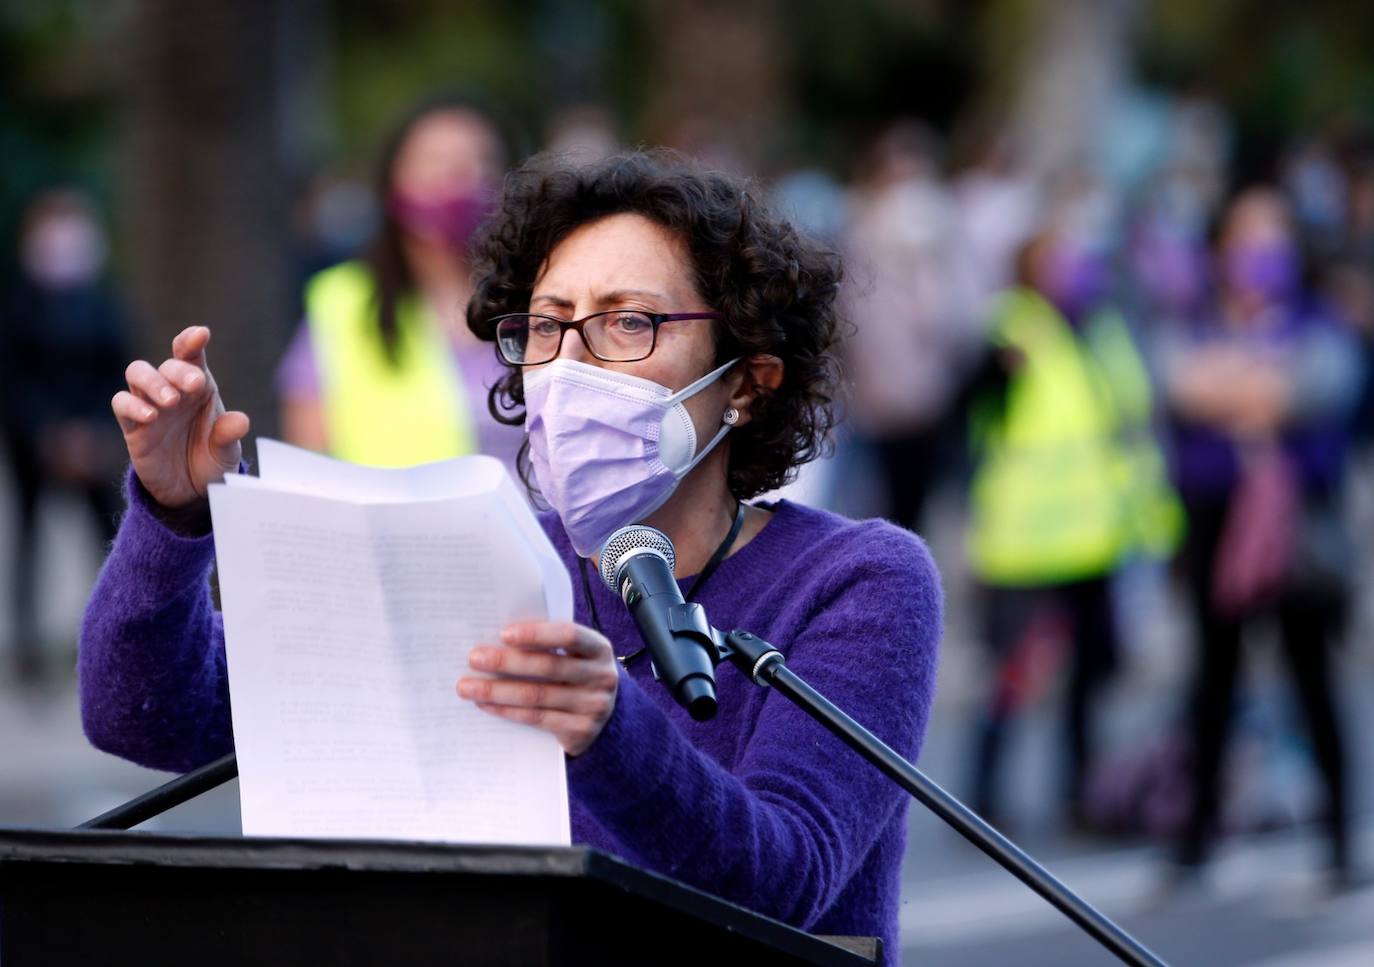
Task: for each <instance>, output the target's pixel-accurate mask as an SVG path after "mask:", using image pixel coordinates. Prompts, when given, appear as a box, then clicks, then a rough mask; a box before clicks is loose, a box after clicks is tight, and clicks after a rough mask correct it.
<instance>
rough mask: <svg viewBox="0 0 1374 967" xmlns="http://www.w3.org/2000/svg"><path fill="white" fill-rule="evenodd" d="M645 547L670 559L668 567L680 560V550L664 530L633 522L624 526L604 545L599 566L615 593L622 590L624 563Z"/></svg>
mask: <svg viewBox="0 0 1374 967" xmlns="http://www.w3.org/2000/svg"><path fill="white" fill-rule="evenodd" d="M641 551H648V552H649V553H651V554H657V555H658V556H660V557H662V558H663V559H664V560H665V561H667V562H668V570H670V571H671V570H672V569H673V567H674V566H675V565H676V564H677V553H676V552H675V551H674V550H673V542H672V541H670V540H668V535H667V534H665V533H663V531H661V530H657V529H655V528H653V527H649V526H647V525H645V524H632V525H631V526H629V527H622V528H620V530H618V531H616V532H615V533H614V534H612V535H611V536H610V537H608V538H606V543H605V544H602V545H601V559H600V563H599V564H598V565H597V570H598V571H600V573H601V580H602V583H604V584H605V585H606V587H607V588H609V589H610V592H611V593H612V594H619V593H620V588H619V583H620V582H619V577H620V565H621V564H623V563H624V562H625V561H626V560H628V559H629V558H630V557H632V556H634V555H635V554H636V553H639V552H641Z"/></svg>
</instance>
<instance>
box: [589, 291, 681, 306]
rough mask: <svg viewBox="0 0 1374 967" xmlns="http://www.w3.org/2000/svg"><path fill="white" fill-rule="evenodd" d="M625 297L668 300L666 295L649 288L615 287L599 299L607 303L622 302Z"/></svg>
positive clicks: (657, 300) (642, 299)
mask: <svg viewBox="0 0 1374 967" xmlns="http://www.w3.org/2000/svg"><path fill="white" fill-rule="evenodd" d="M626 299H639V300H641V301H649V302H667V301H668V297H667V296H666V295H664V294H663V293H662V292H652V291H650V290H649V289H616V290H615V291H614V292H607V293H606V294H605V295H604V296H602V297H601V301H602V302H604V303H607V304H610V303H614V302H624V301H625V300H626Z"/></svg>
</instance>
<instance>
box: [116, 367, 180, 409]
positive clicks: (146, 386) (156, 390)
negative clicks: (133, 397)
mask: <svg viewBox="0 0 1374 967" xmlns="http://www.w3.org/2000/svg"><path fill="white" fill-rule="evenodd" d="M124 378H125V379H126V380H127V381H128V383H129V389H131V390H134V391H135V392H137V394H138V395H140V396H142V397H143V398H144V399H145V400H147V401H148V402H149V403H152V404H154V405H155V406H172V405H173V404H175V403H176V402H177V400H179V399H181V394H180V393H178V392H177V391H176V387H174V386H173V385H172V384H171V383H169V382H167V379H166V377H164V376H163V375H162V374H161V373H159V372H158V371H157V370H156V369H153V365H152V363H149V362H147V361H146V360H142V359H136V360H134V361H133V362H132V363H130V364H129V366H128V368H127V369H125V370H124Z"/></svg>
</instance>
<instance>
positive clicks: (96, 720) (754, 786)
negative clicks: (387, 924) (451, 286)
mask: <svg viewBox="0 0 1374 967" xmlns="http://www.w3.org/2000/svg"><path fill="white" fill-rule="evenodd" d="M129 497H130V500H129V510H128V512H127V513H126V515H125V517H124V521H123V524H122V525H121V527H120V530H119V535H118V537H117V538H116V540H115V543H114V547H113V549H112V550H111V552H110V556H109V559H108V560H107V561H106V562H105V566H104V568H103V569H102V571H101V573H100V577H99V579H98V581H97V583H96V586H95V590H94V592H93V594H92V597H91V601H90V604H89V605H88V606H87V609H86V616H85V621H84V624H83V626H82V632H81V650H80V659H79V675H80V690H81V710H82V717H83V721H84V724H85V729H86V734H87V736H88V737H89V738H90V740H91V742H92V743H94V744H95V745H96V746H97V747H99V748H101V749H103V750H105V751H107V752H112V753H114V754H116V755H119V756H123V757H125V758H128V759H131V760H133V761H135V762H138V763H141V764H143V765H146V766H151V767H153V768H159V769H168V770H174V771H181V770H186V769H190V768H193V767H195V766H198V765H200V764H202V763H204V762H207V761H209V760H211V759H213V758H215V757H217V756H220V755H223V754H224V753H226V752H229V751H231V750H232V749H233V733H232V729H231V724H230V715H229V691H228V683H227V678H226V674H225V660H224V626H223V622H222V619H221V616H220V614H219V613H218V612H217V611H216V610H215V608H214V604H213V602H212V601H211V597H210V585H209V581H208V578H209V575H210V571H211V569H212V567H213V565H214V543H213V538H212V537H208V536H207V537H202V538H189V537H185V536H181V535H179V534H178V533H175V532H174V531H172V530H170V529H169V528H168V527H167V526H165V525H164V524H163V523H162V522H161V521H159V520H158V519H157V518H156V517H155V516H154V515H153V514H152V512H151V511H150V509H149V505H148V497H147V496H146V494H145V493H144V492H143V490H142V488H141V487H140V486H139V485H138V484H137V482H136V480H135V479H134V478H133V475H132V474H130V478H129ZM773 510H774V516H773V518H772V519H771V520H770V521H769V522H768V524H767V526H765V527H764V529H763V530H762V532H760V533H759V535H758V536H757V537H755V538H754V539H753V540H752V541H750V542H749V543H748V544H747V545H745V546H744V547H743V548H741V549H740V550H739V551H738V552H737V553H735V554H733V555H731V556H730V557H728V558H727V559H726V560H725V561H724V562H723V563H722V564H721V566H720V568H719V570H718V571H717V572H716V573H715V575H714V576H713V577H712V578H711V580H710V581H709V582H708V584H707V586H706V588H705V589H704V591H703V593H702V595H700V597H699V598H698V600H699V601H700V602H701V604H702V605H704V606H705V608H706V611H707V614H708V616H709V617H710V619H711V621H712V623H713V624H715V625H716V626H717V627H720V628H724V629H729V628H742V629H746V630H749V631H752V632H754V633H755V634H757V635H760V636H761V637H763V638H765V639H767V640H768V641H771V642H772V643H773V644H774V645H775V646H777V647H778V648H779V649H780V650H782V651H783V652H784V653H785V654H786V655H787V662H788V667H790V668H791V669H793V670H794V671H795V672H797V673H798V674H799V675H801V676H802V677H803V678H804V679H806V680H807V681H808V682H810V683H811V684H812V685H813V686H815V687H816V688H817V689H819V690H820V691H821V692H822V693H823V694H824V695H826V696H827V697H828V698H829V699H830V700H831V701H833V702H834V703H835V704H836V705H838V706H839V707H840V708H843V709H845V710H846V711H848V712H850V714H852V715H854V717H855V718H857V719H858V720H859V722H860V723H862V724H863V725H864V726H866V727H867V728H869V729H870V730H872V731H873V732H874V733H876V734H877V735H878V736H879V737H880V738H881V739H883V740H884V741H886V742H887V743H888V744H889V745H891V746H892V747H893V748H895V749H896V750H897V751H898V752H900V753H902V754H903V755H905V756H906V757H908V758H909V759H912V760H915V758H916V756H917V754H918V752H919V751H920V746H921V739H922V736H923V735H924V733H925V728H926V721H927V717H928V713H929V710H930V703H931V699H932V696H933V692H934V687H935V666H936V658H937V650H938V644H939V640H940V623H941V593H940V585H939V578H938V575H937V573H936V571H935V567H934V564H933V563H932V561H931V559H930V555H929V554H928V552H927V551H926V548H925V546H924V545H923V544H922V543H921V542H920V540H918V539H917V538H915V537H913V536H912V535H911V534H910V533H908V532H906V531H903V530H900V529H898V528H896V527H893V526H891V525H888V524H886V523H883V522H880V521H864V522H858V523H856V522H853V521H849V520H847V519H844V518H842V517H838V516H836V515H833V514H829V513H826V512H823V511H818V510H812V509H809V508H806V507H803V506H800V505H798V504H793V503H789V502H787V501H782V502H780V503H778V504H777V505H776V506H775V507H774V508H773ZM541 520H542V523H543V525H544V527H545V529H546V530H547V531H548V533H549V535H550V537H551V538H552V540H553V541H554V543H555V545H556V546H557V548H558V551H559V553H560V554H561V556H562V557H563V559H564V562H565V563H566V564H567V566H568V567H569V570H570V572H571V573H572V575H573V580H574V587H575V591H576V593H575V595H574V598H575V600H576V601H577V607H576V620H577V621H579V622H581V623H584V624H588V625H599V627H600V629H601V631H602V632H603V633H605V634H606V636H607V637H608V638H609V639H610V640H611V642H612V643H613V645H614V647H615V651H616V654H619V655H623V654H627V653H629V652H631V651H634V650H636V649H637V648H638V647H639V645H640V642H639V637H638V634H637V632H636V630H635V628H634V624H633V621H632V619H631V618H630V615H629V613H628V611H627V610H626V609H625V608H624V606H623V605H622V604H621V603H620V601H619V599H618V598H615V597H614V596H612V595H611V594H610V593H609V592H608V591H606V589H605V588H604V587H603V586H602V585H601V583H600V581H599V580H598V579H596V577H595V575H594V574H593V575H592V579H591V584H592V596H593V601H594V603H595V615H596V617H595V619H594V618H593V615H592V613H591V612H589V610H588V608H587V604H586V601H585V598H584V595H583V594H582V593H581V588H580V583H581V581H580V578H579V576H578V574H577V568H578V561H577V558H576V556H575V555H574V553H573V551H572V548H571V546H570V544H569V543H568V539H567V536H566V534H565V533H564V532H563V529H562V527H561V526H560V525H559V523H558V520H557V518H556V517H554V516H553V515H548V514H546V515H544V516H543V517H542V518H541ZM682 583H683V585H684V587H690V583H691V579H687V580H685V581H684V582H682ZM717 694H718V697H719V700H720V712H719V714H718V715H717V716H716V718H715V719H714V720H713V721H711V722H708V723H696V722H693V721H692V720H691V719H690V718H689V717H688V716H687V714H686V712H685V711H683V710H682V709H680V708H678V707H677V706H676V705H675V704H674V703H673V701H672V698H671V696H669V694H668V692H667V690H666V689H665V688H663V687H662V686H661V685H659V684H658V683H657V682H655V681H654V680H653V678H652V675H651V673H650V670H649V663H648V662H647V661H645V660H640V661H637V662H634V663H632V664H631V666H630V667H629V668H628V669H623V670H622V672H621V684H620V692H619V696H618V698H617V700H616V705H615V711H614V713H613V714H612V716H611V718H610V721H609V722H608V723H607V725H606V728H605V729H604V731H603V732H602V733H601V735H600V736H599V737H598V738H597V740H596V742H595V743H593V745H592V746H591V748H590V749H588V750H587V751H586V752H585V753H583V754H582V755H580V756H578V757H577V758H573V759H569V760H568V785H569V794H570V798H571V808H572V833H573V839H574V841H575V842H578V843H583V844H586V845H589V846H594V847H597V848H599V849H603V850H606V851H608V852H611V853H615V854H618V855H620V856H622V857H624V858H626V859H627V860H629V861H630V862H631V863H635V864H637V865H640V866H643V867H646V868H648V869H650V870H655V871H658V872H660V873H663V874H666V875H668V876H671V877H674V878H675V879H678V880H681V881H683V882H685V883H688V884H691V885H693V886H696V887H699V888H701V889H703V890H707V891H709V892H711V893H714V894H717V895H719V896H722V897H724V898H726V899H727V900H731V901H733V902H736V903H739V904H742V905H744V906H747V907H750V908H751V909H754V910H757V911H759V912H760V913H764V914H767V915H769V916H772V917H776V918H777V919H780V920H783V921H786V922H787V923H791V924H794V925H795V926H798V927H801V928H802V929H805V930H808V931H811V932H813V933H822V934H858V935H867V936H875V935H876V936H881V937H882V938H883V941H884V944H885V945H886V948H887V960H888V961H889V962H890V963H896V962H897V960H898V959H899V955H900V947H899V945H898V939H897V910H898V900H899V897H900V893H901V884H900V870H901V863H902V854H903V847H904V844H905V816H906V809H907V804H908V798H907V795H906V793H904V792H902V791H901V790H900V789H899V788H897V787H896V786H895V785H893V784H892V783H891V782H890V781H889V780H888V779H886V778H885V777H884V776H882V775H881V774H880V773H879V772H878V770H877V769H875V768H873V767H872V766H870V765H868V764H867V763H866V762H864V761H863V760H862V759H861V758H860V757H859V756H858V754H857V753H855V752H852V751H851V750H849V749H848V748H847V747H845V746H844V745H843V744H842V743H841V742H840V741H839V740H838V739H836V738H834V737H833V736H831V735H830V734H829V733H828V732H826V731H825V730H824V729H822V728H821V727H820V726H819V725H817V724H815V723H814V722H813V721H812V720H811V719H810V718H809V717H808V716H806V715H805V714H804V713H803V712H801V711H800V710H799V709H797V708H796V707H795V706H793V705H792V704H791V703H790V702H789V701H788V700H787V699H786V698H784V697H782V696H781V695H778V694H775V693H774V692H773V691H772V690H771V689H762V688H759V687H757V686H755V685H753V684H752V683H750V682H748V681H747V680H746V679H745V676H744V675H742V674H741V673H739V672H738V671H736V670H735V669H733V668H730V667H725V666H722V668H721V669H720V671H719V674H718V675H717ZM454 700H455V701H459V699H457V698H455V699H454Z"/></svg>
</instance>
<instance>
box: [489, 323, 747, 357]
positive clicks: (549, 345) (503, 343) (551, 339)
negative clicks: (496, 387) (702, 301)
mask: <svg viewBox="0 0 1374 967" xmlns="http://www.w3.org/2000/svg"><path fill="white" fill-rule="evenodd" d="M720 318H722V316H721V314H720V313H719V312H642V311H640V310H639V309H608V310H606V311H605V312H594V313H592V314H591V315H589V316H584V317H583V318H581V319H558V318H555V317H554V316H545V315H540V314H539V313H537V312H512V313H509V314H507V315H504V316H497V317H496V318H495V319H493V320H491V321H492V322H493V323H495V326H496V348H497V350H498V351H499V352H500V353H501V358H502V359H504V360H505V361H506V362H508V363H511V364H512V365H515V366H538V365H539V364H540V363H547V362H551V361H552V360H554V359H555V358H557V356H558V351H559V349H560V348H561V347H562V345H563V334H564V333H566V332H567V331H568V330H569V329H575V330H577V334H578V336H579V337H581V339H582V344H583V345H584V346H586V347H587V352H589V353H591V354H592V355H593V356H595V357H596V358H597V359H599V360H601V361H602V362H606V363H633V362H635V361H636V360H640V359H647V358H648V357H649V355H650V354H651V353H652V352H653V351H654V346H655V345H657V344H658V329H659V327H660V326H662V325H663V324H664V323H665V322H679V321H682V320H686V319H720Z"/></svg>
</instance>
